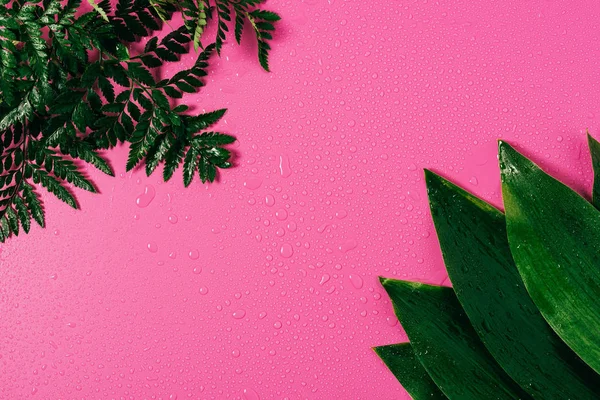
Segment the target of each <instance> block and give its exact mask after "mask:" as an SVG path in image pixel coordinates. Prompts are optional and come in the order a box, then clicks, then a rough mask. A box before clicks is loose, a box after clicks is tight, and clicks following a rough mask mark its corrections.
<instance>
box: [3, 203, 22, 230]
mask: <svg viewBox="0 0 600 400" xmlns="http://www.w3.org/2000/svg"><path fill="white" fill-rule="evenodd" d="M4 216H5V217H6V220H7V221H8V227H9V229H10V231H11V232H12V233H13V234H14V235H15V236H19V219H18V217H17V213H16V212H15V210H14V209H13V208H12V207H10V206H9V207H8V208H7V209H6V211H5V214H4Z"/></svg>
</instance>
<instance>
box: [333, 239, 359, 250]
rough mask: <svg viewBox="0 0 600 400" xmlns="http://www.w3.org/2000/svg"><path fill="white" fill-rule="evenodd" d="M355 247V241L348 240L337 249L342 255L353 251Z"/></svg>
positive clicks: (356, 244)
mask: <svg viewBox="0 0 600 400" xmlns="http://www.w3.org/2000/svg"><path fill="white" fill-rule="evenodd" d="M356 246H358V243H357V242H356V240H354V239H350V240H346V241H345V242H343V243H342V244H341V245H340V246H339V247H338V249H339V250H340V251H341V252H342V253H347V252H349V251H350V250H352V249H354V248H355V247H356Z"/></svg>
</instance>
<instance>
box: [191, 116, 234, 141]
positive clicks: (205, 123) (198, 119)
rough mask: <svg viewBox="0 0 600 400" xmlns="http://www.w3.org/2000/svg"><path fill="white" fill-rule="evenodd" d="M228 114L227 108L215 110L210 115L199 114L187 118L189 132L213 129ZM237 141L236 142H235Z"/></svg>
mask: <svg viewBox="0 0 600 400" xmlns="http://www.w3.org/2000/svg"><path fill="white" fill-rule="evenodd" d="M225 112H227V109H226V108H222V109H220V110H215V111H212V112H209V113H204V114H199V115H196V116H193V117H189V116H187V117H186V119H185V121H186V125H187V131H188V132H190V133H196V132H199V131H201V130H204V129H206V128H209V127H211V126H212V125H214V124H216V123H217V122H219V121H220V120H221V118H223V115H225ZM234 141H235V140H234Z"/></svg>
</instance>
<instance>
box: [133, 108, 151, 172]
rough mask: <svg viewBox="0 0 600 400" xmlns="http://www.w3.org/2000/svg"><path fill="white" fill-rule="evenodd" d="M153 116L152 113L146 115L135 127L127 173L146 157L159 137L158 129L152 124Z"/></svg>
mask: <svg viewBox="0 0 600 400" xmlns="http://www.w3.org/2000/svg"><path fill="white" fill-rule="evenodd" d="M151 115H152V113H151V112H146V113H144V114H143V115H142V116H141V118H140V122H138V124H137V125H136V127H135V130H134V132H133V135H132V137H131V146H130V148H129V156H128V158H127V165H126V167H125V168H126V170H127V171H130V170H131V169H133V168H134V167H135V166H136V165H137V164H138V163H139V162H140V161H141V160H142V159H143V158H144V157H145V156H146V153H148V150H149V149H150V146H151V145H152V144H153V143H154V140H155V139H156V137H157V136H158V133H157V132H156V129H155V128H154V127H153V126H152V124H151V121H150V118H151Z"/></svg>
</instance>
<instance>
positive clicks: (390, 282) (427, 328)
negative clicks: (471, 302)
mask: <svg viewBox="0 0 600 400" xmlns="http://www.w3.org/2000/svg"><path fill="white" fill-rule="evenodd" d="M380 280H381V283H382V285H383V287H384V288H385V290H386V291H387V293H388V295H389V296H390V298H391V300H392V303H393V305H394V311H395V313H396V316H397V317H398V319H399V320H400V322H401V323H402V327H403V328H404V330H405V331H406V334H407V335H408V338H409V339H410V343H411V345H412V347H413V350H414V352H415V355H416V356H417V359H418V360H419V361H420V362H421V364H422V365H423V367H424V368H425V369H426V370H427V372H428V373H429V375H430V376H431V378H432V379H433V381H434V382H435V383H436V384H437V386H438V387H439V388H440V390H441V391H442V392H443V393H444V394H445V395H446V396H448V397H449V398H451V399H461V400H470V399H473V400H481V399H497V400H499V399H511V400H514V399H531V397H530V396H529V395H528V394H527V393H525V392H524V391H523V390H522V389H521V388H520V387H519V386H518V385H517V384H516V383H515V382H514V381H513V380H512V379H511V378H510V377H509V376H508V375H507V374H506V372H504V370H503V369H502V368H501V367H500V366H499V365H498V364H497V363H496V361H494V358H493V357H492V355H491V354H490V353H489V352H488V351H487V349H486V348H485V346H484V345H483V343H481V341H480V340H479V337H478V336H477V333H476V332H475V330H474V329H473V327H472V326H471V324H470V322H469V320H468V319H467V317H466V315H465V313H464V311H463V309H462V308H461V306H460V304H459V302H458V299H457V298H456V295H455V294H454V291H453V290H452V289H451V288H447V287H441V286H430V285H425V284H422V283H415V282H406V281H399V280H394V279H385V278H380Z"/></svg>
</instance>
